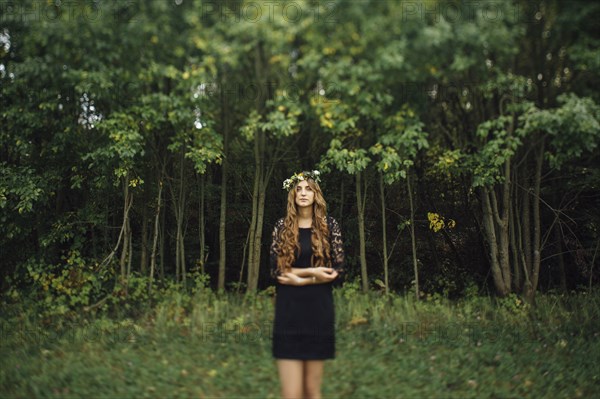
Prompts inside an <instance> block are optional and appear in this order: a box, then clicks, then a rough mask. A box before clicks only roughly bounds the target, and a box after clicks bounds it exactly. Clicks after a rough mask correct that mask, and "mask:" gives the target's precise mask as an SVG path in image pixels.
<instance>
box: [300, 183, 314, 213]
mask: <svg viewBox="0 0 600 399" xmlns="http://www.w3.org/2000/svg"><path fill="white" fill-rule="evenodd" d="M295 190H296V205H297V206H298V207H300V208H301V207H307V206H312V205H313V203H314V202H315V192H314V190H313V189H312V188H311V187H310V186H309V185H308V182H307V181H306V180H302V181H301V182H300V183H298V184H297V185H296V188H295Z"/></svg>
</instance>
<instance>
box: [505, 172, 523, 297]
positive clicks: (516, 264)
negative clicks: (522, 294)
mask: <svg viewBox="0 0 600 399" xmlns="http://www.w3.org/2000/svg"><path fill="white" fill-rule="evenodd" d="M515 181H516V180H515ZM516 193H517V192H516V190H515V191H514V195H513V201H511V205H510V209H509V221H510V222H509V230H508V232H509V235H510V248H511V255H512V262H511V264H512V265H513V266H512V276H513V279H512V286H513V290H515V291H517V290H520V288H521V257H520V256H519V245H518V244H517V243H518V242H519V237H518V234H517V230H518V228H519V227H518V226H519V224H518V223H517V217H516V215H517V214H518V212H517V211H518V210H517V209H516V202H517V198H518V196H517V195H516Z"/></svg>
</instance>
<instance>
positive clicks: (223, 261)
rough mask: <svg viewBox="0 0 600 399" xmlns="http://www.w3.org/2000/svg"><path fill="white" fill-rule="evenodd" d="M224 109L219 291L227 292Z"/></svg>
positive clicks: (225, 136)
mask: <svg viewBox="0 0 600 399" xmlns="http://www.w3.org/2000/svg"><path fill="white" fill-rule="evenodd" d="M224 97H225V96H222V98H223V100H222V101H223V102H225V101H226V100H225V98H224ZM222 109H223V117H222V123H223V128H224V129H223V131H224V133H223V136H224V137H223V152H224V154H225V156H224V157H223V166H222V168H221V176H222V177H221V214H220V217H219V281H218V290H220V291H223V290H225V267H226V264H227V263H226V261H227V235H226V225H227V179H228V176H229V160H228V156H229V154H228V153H229V148H228V147H229V132H228V130H229V127H228V115H227V110H226V109H225V105H224V104H222Z"/></svg>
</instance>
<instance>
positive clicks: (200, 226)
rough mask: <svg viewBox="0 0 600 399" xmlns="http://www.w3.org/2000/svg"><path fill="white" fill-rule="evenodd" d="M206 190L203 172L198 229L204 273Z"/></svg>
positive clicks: (201, 264) (202, 271)
mask: <svg viewBox="0 0 600 399" xmlns="http://www.w3.org/2000/svg"><path fill="white" fill-rule="evenodd" d="M205 191H206V175H205V174H204V173H203V174H201V175H200V201H199V205H198V207H199V209H198V213H199V215H200V216H199V218H198V219H199V220H198V231H199V235H200V237H199V240H200V273H201V274H204V272H205V271H204V265H205V264H206V221H205V218H206V217H205V208H206V207H205V204H204V202H205V200H204V195H205Z"/></svg>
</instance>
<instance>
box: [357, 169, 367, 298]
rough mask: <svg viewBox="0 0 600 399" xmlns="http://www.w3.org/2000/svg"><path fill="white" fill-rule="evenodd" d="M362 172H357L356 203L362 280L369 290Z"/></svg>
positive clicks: (365, 289)
mask: <svg viewBox="0 0 600 399" xmlns="http://www.w3.org/2000/svg"><path fill="white" fill-rule="evenodd" d="M362 173H363V172H358V173H356V205H357V208H358V236H359V247H360V275H361V280H362V290H363V292H367V291H369V280H368V276H367V249H366V238H365V205H366V197H367V193H366V188H365V194H364V195H363V193H362V184H363V183H362Z"/></svg>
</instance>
